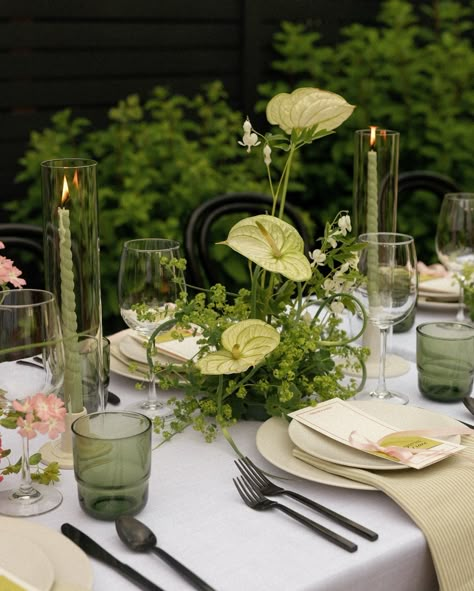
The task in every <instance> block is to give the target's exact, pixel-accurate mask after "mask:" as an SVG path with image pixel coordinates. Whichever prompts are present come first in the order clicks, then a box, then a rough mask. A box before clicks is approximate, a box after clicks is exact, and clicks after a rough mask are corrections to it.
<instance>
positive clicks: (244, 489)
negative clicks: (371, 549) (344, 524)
mask: <svg viewBox="0 0 474 591" xmlns="http://www.w3.org/2000/svg"><path fill="white" fill-rule="evenodd" d="M233 481H234V484H235V486H236V488H237V490H238V491H239V494H240V496H241V497H242V499H243V501H244V503H245V504H246V505H247V506H248V507H250V508H251V509H255V510H256V511H266V510H268V509H279V510H280V511H282V512H283V513H286V514H287V515H289V516H290V517H293V519H296V521H299V522H300V523H302V524H303V525H306V527H308V528H309V529H311V530H312V531H314V532H316V533H317V534H319V535H320V536H322V537H323V538H325V539H326V540H329V541H330V542H332V543H333V544H336V545H337V546H340V547H341V548H343V549H344V550H347V552H355V551H356V550H357V545H356V544H354V542H351V540H348V539H347V538H344V537H343V536H340V535H339V534H337V533H336V532H333V531H332V530H330V529H328V528H327V527H324V525H321V524H320V523H317V522H316V521H313V520H312V519H309V518H308V517H305V516H304V515H302V514H301V513H298V512H297V511H293V509H290V508H289V507H287V506H286V505H282V504H280V503H277V502H276V501H271V500H270V499H267V498H266V497H264V496H263V495H262V494H261V493H260V492H259V491H258V490H257V489H255V488H253V486H252V485H251V484H250V482H248V481H247V480H245V478H244V477H241V476H239V477H237V478H233Z"/></svg>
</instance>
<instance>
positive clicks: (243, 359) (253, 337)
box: [197, 318, 280, 375]
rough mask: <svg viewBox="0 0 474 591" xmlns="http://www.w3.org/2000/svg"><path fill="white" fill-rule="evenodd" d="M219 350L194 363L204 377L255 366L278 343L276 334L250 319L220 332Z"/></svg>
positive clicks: (262, 322)
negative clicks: (220, 347)
mask: <svg viewBox="0 0 474 591" xmlns="http://www.w3.org/2000/svg"><path fill="white" fill-rule="evenodd" d="M221 343H222V349H219V351H213V352H212V353H208V354H207V355H205V356H204V357H202V358H201V359H199V361H198V362H197V367H198V368H199V369H200V371H201V372H202V373H203V374H207V375H224V374H233V373H240V372H243V371H246V370H247V369H248V368H249V367H253V366H255V365H257V363H259V362H260V361H262V360H263V359H264V358H265V357H266V355H268V353H271V352H272V351H273V350H274V349H275V348H276V347H278V344H279V343H280V335H279V333H278V331H277V330H276V329H275V328H273V326H271V325H270V324H268V323H266V322H264V321H263V320H257V319H255V318H251V319H249V320H243V321H242V322H238V323H237V324H233V325H232V326H230V327H229V328H228V329H226V330H225V331H224V332H223V333H222V338H221Z"/></svg>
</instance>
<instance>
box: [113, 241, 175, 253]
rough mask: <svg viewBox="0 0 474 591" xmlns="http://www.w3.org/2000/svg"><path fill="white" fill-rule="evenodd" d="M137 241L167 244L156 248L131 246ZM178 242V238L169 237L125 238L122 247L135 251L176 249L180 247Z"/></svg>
mask: <svg viewBox="0 0 474 591" xmlns="http://www.w3.org/2000/svg"><path fill="white" fill-rule="evenodd" d="M138 242H143V243H145V242H156V243H159V242H166V243H168V246H163V247H157V248H140V247H137V246H133V245H134V244H137V243H138ZM180 246H181V245H180V243H179V241H178V240H173V239H171V238H133V239H132V240H127V241H126V242H124V245H123V248H124V249H128V250H134V251H136V252H151V251H160V252H161V251H170V250H176V249H179V248H180Z"/></svg>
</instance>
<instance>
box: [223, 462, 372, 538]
mask: <svg viewBox="0 0 474 591" xmlns="http://www.w3.org/2000/svg"><path fill="white" fill-rule="evenodd" d="M235 464H236V466H237V468H238V469H239V470H240V473H241V474H242V475H243V476H245V478H246V479H247V480H249V481H250V482H251V483H252V485H253V486H254V488H257V489H258V490H259V491H260V492H261V493H262V494H263V495H268V496H270V497H271V496H274V495H286V496H288V497H291V498H292V499H295V500H296V501H299V502H300V503H304V504H305V505H307V506H308V507H311V509H314V510H315V511H318V512H319V513H321V514H323V515H325V516H326V517H329V518H330V519H332V520H333V521H336V522H337V523H339V524H340V525H342V526H344V527H346V528H347V529H350V530H351V531H353V532H355V533H356V534H359V535H360V536H363V537H364V538H367V539H368V540H371V541H372V542H373V541H375V540H376V539H377V538H378V537H379V536H378V534H377V533H376V532H374V531H372V530H370V529H368V528H367V527H365V526H363V525H360V523H357V522H355V521H352V519H349V518H348V517H345V516H344V515H341V514H340V513H336V511H333V510H332V509H330V508H329V507H325V506H324V505H321V504H320V503H317V502H316V501H313V500H312V499H308V498H307V497H304V496H303V495H300V494H299V493H297V492H295V491H292V490H287V489H285V488H282V487H281V486H278V485H276V484H274V483H273V482H271V481H270V480H268V478H267V477H266V476H265V474H264V473H263V472H262V471H261V470H260V468H258V467H257V466H256V465H255V464H254V463H253V462H252V461H251V460H250V459H249V458H247V457H245V458H242V459H241V460H235Z"/></svg>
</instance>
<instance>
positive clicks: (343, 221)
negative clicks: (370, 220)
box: [337, 215, 352, 236]
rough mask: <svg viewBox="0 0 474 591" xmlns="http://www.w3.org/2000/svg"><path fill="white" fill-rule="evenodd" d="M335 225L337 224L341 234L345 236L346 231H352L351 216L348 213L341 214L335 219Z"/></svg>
mask: <svg viewBox="0 0 474 591" xmlns="http://www.w3.org/2000/svg"><path fill="white" fill-rule="evenodd" d="M337 225H338V226H339V228H340V230H341V234H342V235H343V236H345V235H346V234H347V232H351V231H352V224H351V218H350V216H348V215H341V217H340V218H339V219H338V220H337Z"/></svg>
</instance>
